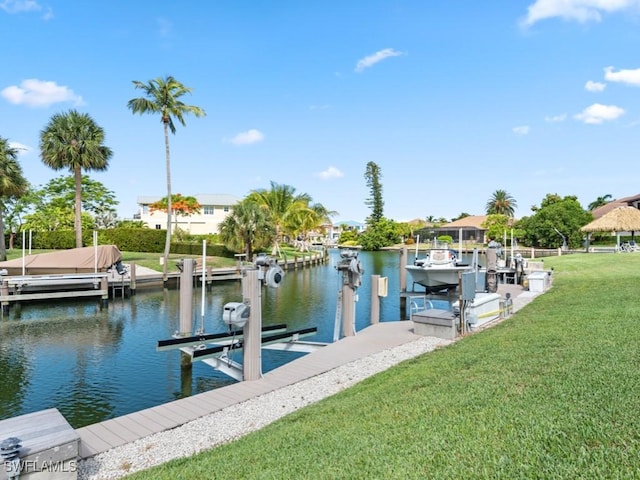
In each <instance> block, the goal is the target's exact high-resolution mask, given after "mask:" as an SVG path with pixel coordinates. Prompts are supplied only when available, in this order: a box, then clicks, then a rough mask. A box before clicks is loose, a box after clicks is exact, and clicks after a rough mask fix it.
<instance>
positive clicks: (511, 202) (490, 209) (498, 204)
mask: <svg viewBox="0 0 640 480" xmlns="http://www.w3.org/2000/svg"><path fill="white" fill-rule="evenodd" d="M517 206H518V204H517V203H516V201H515V199H514V198H513V197H512V196H511V195H509V194H508V193H507V191H506V190H496V191H495V192H493V194H492V195H491V198H490V199H489V201H487V206H486V209H487V215H493V214H500V215H505V216H507V217H510V218H512V217H513V215H514V213H515V209H516V207H517Z"/></svg>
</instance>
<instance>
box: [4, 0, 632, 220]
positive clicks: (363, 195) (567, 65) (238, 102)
mask: <svg viewBox="0 0 640 480" xmlns="http://www.w3.org/2000/svg"><path fill="white" fill-rule="evenodd" d="M0 36H1V37H0V38H1V39H2V44H3V46H4V48H3V62H2V63H3V68H2V70H1V71H0V112H1V113H0V136H2V137H4V138H7V139H9V140H10V142H12V143H13V144H14V145H16V146H18V147H20V148H21V149H22V150H21V155H20V157H19V158H20V162H21V165H22V168H23V171H24V174H25V176H26V177H27V179H28V180H29V181H30V182H31V183H32V184H33V185H43V184H45V183H47V182H48V181H49V180H50V179H51V178H54V177H57V176H59V175H62V174H66V172H61V171H53V170H51V169H49V168H47V167H45V166H44V165H43V163H42V161H41V160H40V158H39V152H38V138H39V132H40V131H41V130H42V129H43V128H44V126H45V125H46V124H47V122H48V121H49V119H50V118H51V116H52V115H53V114H55V113H59V112H65V111H68V110H70V109H77V110H79V111H81V112H86V113H88V114H90V115H91V116H92V118H93V119H94V120H95V121H96V122H97V123H98V124H99V125H100V126H102V127H103V128H104V130H105V132H106V141H105V143H106V145H108V146H109V147H110V148H111V149H112V150H113V151H114V155H113V158H112V160H111V162H110V167H109V170H108V171H107V172H102V173H98V172H91V173H90V174H89V175H90V176H91V177H92V178H94V179H95V180H98V181H100V182H102V183H104V184H105V186H106V187H107V188H109V189H111V190H113V191H114V192H115V194H116V197H117V199H118V201H119V202H120V205H119V207H118V213H119V215H120V216H121V217H123V218H130V217H131V216H132V215H133V213H135V212H136V211H137V205H136V199H137V197H138V196H140V195H158V196H163V195H165V194H166V180H165V170H164V143H163V133H162V126H161V123H160V121H159V118H157V117H156V116H152V115H144V116H140V115H135V116H134V115H133V114H132V113H131V112H130V111H129V110H128V109H127V101H128V100H129V99H131V98H134V97H137V96H140V94H141V92H140V91H139V90H135V89H134V88H133V84H132V81H133V80H140V81H143V82H147V81H148V80H150V79H152V78H156V77H163V76H166V75H172V76H174V77H175V78H176V79H177V80H179V81H180V82H182V83H183V84H185V85H186V86H188V87H191V88H192V89H193V92H192V95H190V96H187V97H186V100H185V101H186V102H187V103H190V104H194V105H198V106H200V107H202V108H203V109H205V111H206V113H207V116H206V117H204V118H195V117H187V118H186V121H187V126H186V127H182V126H179V127H178V131H177V132H176V135H173V136H172V137H171V139H170V141H171V156H172V176H173V179H172V180H173V182H172V183H173V192H175V193H178V192H179V193H182V194H183V195H195V194H199V193H226V194H233V195H237V196H238V197H243V196H245V195H246V194H247V193H249V192H250V191H251V190H253V189H259V188H268V187H269V184H270V181H274V182H277V183H280V184H287V185H291V186H293V187H294V188H295V189H296V191H297V192H298V193H307V194H309V195H310V196H311V197H312V198H313V200H314V201H316V202H320V203H322V204H323V205H325V206H326V207H327V208H329V209H331V210H335V211H337V212H338V215H337V216H336V217H335V218H334V221H335V222H336V223H338V222H340V221H347V220H356V221H363V220H364V219H365V218H366V216H367V215H368V214H369V213H370V210H369V208H368V207H367V206H366V205H365V201H366V199H367V197H368V196H369V193H370V192H369V189H368V188H367V186H366V182H365V179H364V172H365V168H366V164H367V162H369V161H373V162H375V163H376V164H378V166H379V167H380V170H381V172H382V177H381V182H382V186H383V199H384V214H385V216H386V217H388V218H392V219H394V220H397V221H407V220H411V219H414V218H425V217H426V216H428V215H433V216H435V217H445V218H448V219H449V218H451V217H455V216H457V215H459V214H460V213H461V212H466V213H469V214H473V215H481V214H484V209H485V205H486V202H487V200H488V199H489V198H490V196H491V194H492V193H493V192H494V191H496V190H498V189H503V190H506V191H507V192H508V193H509V194H511V195H512V196H513V197H514V198H515V200H516V201H517V204H518V208H517V211H516V215H517V216H518V217H521V216H524V215H529V214H530V213H531V211H530V207H531V205H539V204H540V201H541V200H542V199H543V198H544V197H545V195H546V194H548V193H556V194H559V195H561V196H565V195H576V196H577V197H578V200H579V201H580V202H581V203H582V205H583V206H584V207H586V206H587V205H588V204H589V203H590V202H591V201H593V200H595V199H596V198H597V197H599V196H603V195H606V194H611V195H612V196H613V198H620V197H624V196H628V195H633V194H636V193H638V192H639V191H640V186H639V185H638V179H639V174H638V173H637V172H638V164H639V163H640V160H639V159H638V156H639V155H640V149H639V148H638V147H639V145H640V89H638V87H640V56H639V55H638V52H639V51H640V0H525V1H515V0H493V1H485V2H479V1H474V2H472V1H460V0H458V1H452V0H429V1H424V0H366V1H365V0H352V1H349V2H346V1H344V0H339V1H338V0H323V1H316V0H309V1H293V0H272V1H259V0H254V1H251V2H234V1H230V0H219V1H209V2H201V1H193V0H184V1H182V2H179V3H176V2H168V1H162V0H157V1H153V2H152V1H147V0H141V1H137V2H130V1H120V0H115V1H111V2H79V1H70V0H65V1H61V0H59V1H58V0H0Z"/></svg>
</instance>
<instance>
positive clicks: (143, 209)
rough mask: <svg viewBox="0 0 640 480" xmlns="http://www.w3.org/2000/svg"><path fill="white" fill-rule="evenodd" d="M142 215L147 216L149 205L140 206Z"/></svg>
mask: <svg viewBox="0 0 640 480" xmlns="http://www.w3.org/2000/svg"><path fill="white" fill-rule="evenodd" d="M142 214H143V215H149V205H143V206H142Z"/></svg>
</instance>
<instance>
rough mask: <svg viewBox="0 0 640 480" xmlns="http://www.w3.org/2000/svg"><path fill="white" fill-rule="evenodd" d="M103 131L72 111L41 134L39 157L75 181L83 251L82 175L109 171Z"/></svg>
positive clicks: (78, 232) (77, 225) (78, 239)
mask: <svg viewBox="0 0 640 480" xmlns="http://www.w3.org/2000/svg"><path fill="white" fill-rule="evenodd" d="M103 142H104V130H103V129H102V128H101V127H99V126H98V124H97V123H96V122H95V121H94V120H93V119H92V118H91V117H90V116H89V115H88V114H86V113H79V112H78V111H76V110H70V111H69V112H67V113H57V114H55V115H53V116H52V117H51V120H50V121H49V123H48V124H47V126H46V127H45V128H44V130H42V131H41V132H40V156H41V158H42V161H43V162H44V164H45V165H47V166H48V167H51V168H53V169H54V170H60V169H63V168H67V169H69V171H70V172H72V173H73V176H74V180H75V219H74V230H75V232H76V247H77V248H79V247H82V171H83V170H85V171H86V170H96V171H103V170H106V169H107V167H108V165H109V159H110V158H111V156H112V155H113V152H112V151H111V149H110V148H108V147H106V146H104V145H103Z"/></svg>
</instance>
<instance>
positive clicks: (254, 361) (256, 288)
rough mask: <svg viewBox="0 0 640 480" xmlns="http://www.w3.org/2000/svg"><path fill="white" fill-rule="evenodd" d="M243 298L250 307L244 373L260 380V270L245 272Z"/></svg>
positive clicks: (249, 377) (244, 353) (246, 330)
mask: <svg viewBox="0 0 640 480" xmlns="http://www.w3.org/2000/svg"><path fill="white" fill-rule="evenodd" d="M242 299H243V303H245V304H246V305H248V306H249V308H250V312H249V320H248V321H247V323H246V324H245V325H244V330H243V333H244V351H243V357H242V363H243V375H244V380H258V379H260V377H262V338H261V331H262V290H261V283H260V279H259V278H258V270H245V271H244V272H243V274H242Z"/></svg>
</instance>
